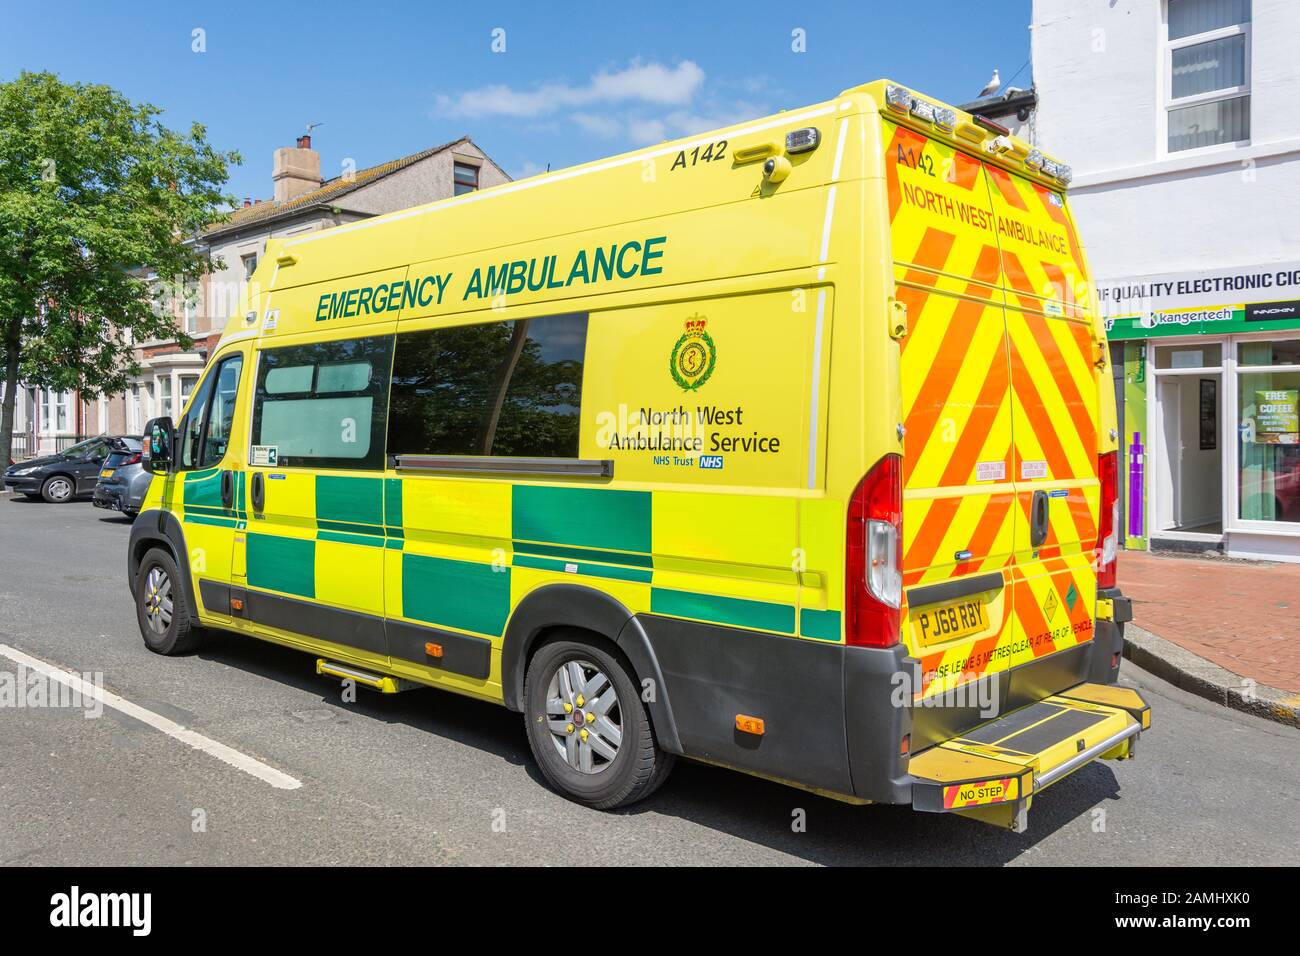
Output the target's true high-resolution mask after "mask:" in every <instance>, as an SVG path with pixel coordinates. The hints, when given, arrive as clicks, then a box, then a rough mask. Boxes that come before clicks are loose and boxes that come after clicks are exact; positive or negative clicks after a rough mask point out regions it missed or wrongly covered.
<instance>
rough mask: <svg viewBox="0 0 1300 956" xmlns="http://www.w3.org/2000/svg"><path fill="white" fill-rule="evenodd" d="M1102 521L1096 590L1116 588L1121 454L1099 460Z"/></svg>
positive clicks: (1102, 456) (1100, 524)
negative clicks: (1097, 588)
mask: <svg viewBox="0 0 1300 956" xmlns="http://www.w3.org/2000/svg"><path fill="white" fill-rule="evenodd" d="M1097 477H1098V478H1099V479H1101V518H1100V521H1099V522H1098V524H1097V587H1099V588H1113V587H1114V586H1115V571H1116V564H1117V560H1116V559H1117V558H1118V557H1119V452H1115V451H1112V452H1109V453H1107V454H1105V455H1099V456H1098V457H1097Z"/></svg>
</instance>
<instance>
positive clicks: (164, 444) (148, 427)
mask: <svg viewBox="0 0 1300 956" xmlns="http://www.w3.org/2000/svg"><path fill="white" fill-rule="evenodd" d="M175 443H176V426H175V425H173V424H172V420H171V419H170V418H169V417H167V416H166V415H164V416H162V417H161V418H151V419H149V421H148V422H147V423H145V426H144V439H143V447H142V448H141V451H140V464H141V465H143V466H144V470H145V471H147V472H149V473H150V474H152V475H165V474H167V473H168V472H169V471H171V470H172V464H173V459H172V448H173V447H174V446H175Z"/></svg>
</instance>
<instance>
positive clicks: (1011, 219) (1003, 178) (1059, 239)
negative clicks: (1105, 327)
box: [984, 165, 1093, 319]
mask: <svg viewBox="0 0 1300 956" xmlns="http://www.w3.org/2000/svg"><path fill="white" fill-rule="evenodd" d="M984 168H985V170H986V171H987V173H988V179H989V182H990V183H991V189H990V195H991V199H992V208H993V213H994V215H995V216H996V218H997V233H998V246H999V248H1001V250H1002V259H1003V264H1002V273H1003V274H1002V278H1001V280H1000V284H1001V285H1002V286H1003V287H1005V288H1007V289H1014V290H1016V291H1017V292H1018V293H1020V295H1021V296H1023V298H1021V300H1020V301H1021V307H1022V308H1024V309H1026V310H1028V311H1036V312H1040V313H1041V312H1043V311H1044V310H1045V309H1047V310H1048V311H1049V312H1051V314H1055V315H1061V316H1063V317H1066V318H1078V319H1086V318H1091V316H1092V314H1093V298H1092V290H1091V287H1090V286H1089V285H1088V283H1087V281H1086V280H1087V272H1086V270H1085V268H1084V264H1083V252H1082V249H1081V248H1080V246H1079V238H1078V235H1077V234H1076V233H1075V231H1074V224H1073V223H1072V222H1071V221H1070V217H1069V214H1068V213H1067V212H1066V210H1065V203H1064V200H1063V199H1062V198H1061V196H1060V194H1059V193H1054V192H1052V191H1051V190H1050V189H1047V188H1046V187H1044V186H1040V185H1038V184H1037V183H1033V182H1030V181H1029V180H1027V179H1022V178H1020V177H1019V176H1013V175H1012V174H1011V173H1009V172H1007V171H1006V170H1004V169H999V168H998V167H996V166H988V165H986V166H985V167H984Z"/></svg>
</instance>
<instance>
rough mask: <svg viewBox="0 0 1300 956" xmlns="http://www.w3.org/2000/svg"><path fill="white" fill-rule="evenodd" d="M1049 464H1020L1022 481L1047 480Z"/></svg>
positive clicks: (1027, 462) (1028, 462) (1025, 462)
mask: <svg viewBox="0 0 1300 956" xmlns="http://www.w3.org/2000/svg"><path fill="white" fill-rule="evenodd" d="M1046 477H1047V462H1045V461H1022V462H1021V463H1020V479H1021V480H1022V481H1027V480H1028V479H1030V478H1046Z"/></svg>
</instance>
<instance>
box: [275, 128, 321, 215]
mask: <svg viewBox="0 0 1300 956" xmlns="http://www.w3.org/2000/svg"><path fill="white" fill-rule="evenodd" d="M271 181H272V182H273V183H274V184H275V201H276V202H287V201H288V200H290V199H297V198H298V197H299V196H301V195H303V194H305V193H309V192H311V191H312V190H314V189H319V188H320V182H321V180H320V153H318V152H316V150H314V149H312V148H311V137H310V136H299V137H298V144H297V145H296V146H294V147H288V146H282V147H281V148H280V149H277V150H276V151H275V163H274V166H273V167H272V171H271Z"/></svg>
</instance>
